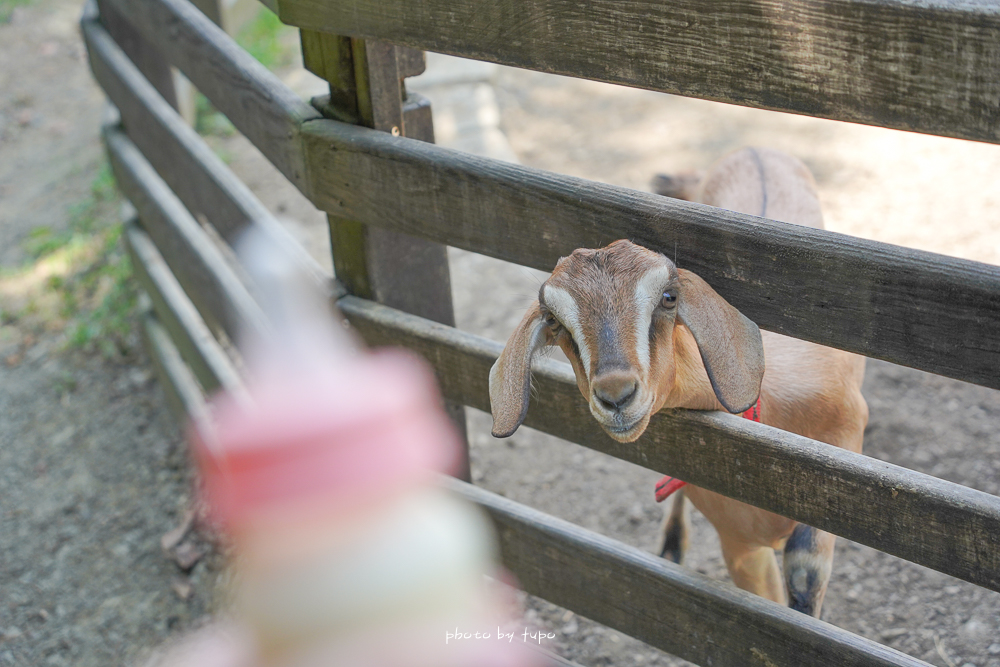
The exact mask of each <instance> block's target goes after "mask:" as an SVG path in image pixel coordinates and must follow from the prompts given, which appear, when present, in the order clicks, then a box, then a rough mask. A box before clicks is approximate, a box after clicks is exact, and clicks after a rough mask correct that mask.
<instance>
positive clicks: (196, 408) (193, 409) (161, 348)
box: [141, 302, 211, 432]
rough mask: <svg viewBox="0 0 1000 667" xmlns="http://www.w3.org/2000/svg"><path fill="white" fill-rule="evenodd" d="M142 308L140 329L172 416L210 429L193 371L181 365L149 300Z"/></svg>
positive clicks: (204, 428) (208, 415)
mask: <svg viewBox="0 0 1000 667" xmlns="http://www.w3.org/2000/svg"><path fill="white" fill-rule="evenodd" d="M143 311H144V312H143V315H142V329H141V331H142V335H143V338H144V339H145V343H146V349H147V350H148V351H149V356H150V357H151V358H152V360H153V368H154V369H155V370H156V376H157V378H159V380H160V385H161V386H162V387H163V390H164V392H165V393H166V395H167V403H168V404H169V405H170V409H171V412H173V413H174V418H175V419H177V421H179V422H181V423H185V422H190V423H192V424H194V425H195V427H196V428H198V429H199V430H200V431H202V432H207V431H208V429H210V428H211V427H210V424H211V416H210V414H209V412H208V407H207V405H206V403H205V397H204V395H203V394H202V393H201V388H200V387H199V386H198V382H197V380H195V378H194V374H192V373H191V369H190V368H188V367H187V366H185V365H184V360H183V359H182V358H181V354H180V352H178V350H177V347H176V346H175V345H174V343H173V341H172V340H171V339H170V334H168V333H167V331H166V329H164V328H163V326H162V325H161V324H160V323H159V321H158V320H157V319H156V316H155V315H153V313H152V310H151V308H150V307H149V306H148V302H147V305H146V307H145V308H143Z"/></svg>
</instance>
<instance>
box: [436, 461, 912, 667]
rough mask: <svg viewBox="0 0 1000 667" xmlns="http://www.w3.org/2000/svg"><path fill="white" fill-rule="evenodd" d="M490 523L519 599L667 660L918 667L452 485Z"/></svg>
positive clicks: (719, 665)
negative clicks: (520, 591)
mask: <svg viewBox="0 0 1000 667" xmlns="http://www.w3.org/2000/svg"><path fill="white" fill-rule="evenodd" d="M447 486H448V488H450V489H451V490H453V491H454V492H456V493H458V494H459V495H461V496H463V497H465V498H467V499H468V500H471V501H472V502H475V503H477V504H479V505H480V506H482V507H483V508H484V509H486V511H487V512H489V514H490V516H492V517H493V520H494V521H495V522H496V523H497V527H498V528H499V533H500V547H501V552H502V553H503V563H504V565H505V566H506V567H507V568H509V569H510V570H511V571H512V572H513V573H514V575H515V576H516V577H517V578H518V583H519V584H520V585H521V586H522V587H523V588H524V590H526V591H527V592H529V593H532V594H534V595H538V596H540V597H543V598H545V599H546V600H550V601H552V602H554V603H556V604H558V605H561V606H563V607H566V608H567V609H571V610H573V611H575V612H577V613H579V614H581V615H582V616H585V617H587V618H591V619H593V620H595V621H598V622H599V623H603V624H604V625H607V626H609V627H611V628H615V629H616V630H620V631H622V632H624V633H626V634H628V635H630V636H632V637H636V638H637V639H640V640H642V641H644V642H646V643H648V644H651V645H652V646H655V647H657V648H660V649H663V650H664V651H667V652H669V653H672V654H673V655H676V656H679V657H681V658H684V659H685V660H691V661H693V662H695V663H697V664H700V665H713V666H715V667H747V666H748V665H761V666H766V667H777V666H778V665H787V666H788V667H803V666H804V665H808V666H809V667H848V666H851V665H857V666H861V665H866V666H872V667H874V666H875V665H913V666H916V665H926V664H927V663H925V662H923V661H921V660H917V659H916V658H911V657H910V656H908V655H905V654H903V653H900V652H899V651H896V650H895V649H892V648H888V647H886V646H881V645H879V644H877V643H875V642H873V641H871V640H869V639H864V638H862V637H859V636H857V635H854V634H852V633H850V632H847V631H846V630H841V629H840V628H837V627H836V626H833V625H830V624H828V623H824V622H822V621H819V620H816V619H814V618H812V617H810V616H806V615H805V614H802V613H799V612H796V611H793V610H791V609H789V608H787V607H782V606H780V605H777V604H774V603H773V602H769V601H767V600H764V599H763V598H760V597H757V596H755V595H753V594H751V593H747V592H745V591H741V590H739V589H737V588H734V587H731V586H727V585H725V584H720V583H718V582H715V581H711V580H710V579H708V578H706V577H704V576H702V575H699V574H697V573H695V572H692V571H691V570H688V569H685V568H683V567H681V566H679V565H674V564H673V563H668V562H667V561H665V560H663V559H662V558H657V557H655V556H653V555H652V554H649V553H646V552H644V551H640V550H639V549H635V548H633V547H630V546H627V545H625V544H622V543H621V542H618V541H616V540H613V539H611V538H609V537H604V536H603V535H599V534H597V533H594V532H591V531H589V530H585V529H583V528H580V527H579V526H576V525H574V524H571V523H569V522H566V521H562V520H560V519H556V518H554V517H551V516H549V515H547V514H544V513H542V512H539V511H537V510H534V509H531V508H529V507H525V506H524V505H521V504H520V503H516V502H514V501H511V500H507V499H506V498H502V497H500V496H498V495H496V494H493V493H490V492H489V491H485V490H483V489H480V488H477V487H475V486H472V485H470V484H466V483H464V482H460V481H458V480H449V481H448V484H447Z"/></svg>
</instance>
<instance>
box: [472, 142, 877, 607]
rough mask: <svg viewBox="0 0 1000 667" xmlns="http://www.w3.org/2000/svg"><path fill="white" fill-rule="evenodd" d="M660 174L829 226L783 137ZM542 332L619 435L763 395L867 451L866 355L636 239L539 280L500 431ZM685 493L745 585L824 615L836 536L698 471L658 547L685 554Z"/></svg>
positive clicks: (499, 404)
mask: <svg viewBox="0 0 1000 667" xmlns="http://www.w3.org/2000/svg"><path fill="white" fill-rule="evenodd" d="M655 185H656V186H657V189H658V191H660V192H663V193H664V194H669V195H671V196H677V197H682V198H689V199H695V200H697V201H700V202H702V203H704V204H709V205H712V206H717V207H720V208H726V209H729V210H732V211H738V212H741V213H747V214H751V215H757V216H761V217H766V218H770V219H772V220H779V221H782V222H788V223H794V224H800V225H806V226H810V227H819V228H822V226H823V222H822V214H821V211H820V206H819V199H818V197H817V195H816V189H815V184H814V182H813V179H812V176H811V174H810V173H809V170H808V169H807V168H806V167H805V165H803V164H802V163H801V162H800V161H798V160H796V159H794V158H792V157H789V156H787V155H785V154H783V153H780V152H777V151H772V150H765V149H753V148H748V149H743V150H741V151H737V152H735V153H732V154H730V155H728V156H726V157H724V158H722V159H721V160H720V161H719V162H717V163H716V164H715V165H714V166H713V167H712V168H711V169H710V170H709V171H708V172H707V174H705V175H704V176H703V177H702V176H701V175H700V174H688V175H683V176H680V177H673V178H671V177H658V179H657V180H656V182H655ZM544 345H559V346H560V347H561V348H562V350H563V351H564V352H565V353H566V356H567V357H568V358H569V360H570V362H571V363H572V365H573V369H574V371H575V373H576V379H577V385H578V386H579V388H580V391H581V393H582V394H583V396H584V398H585V399H586V400H587V401H588V403H589V406H590V410H591V414H593V416H594V417H595V418H596V419H597V421H598V423H599V424H600V425H601V426H602V427H603V428H604V430H605V431H606V432H607V433H608V435H610V436H611V437H612V438H614V439H616V440H619V441H621V442H632V441H634V440H635V439H637V438H638V437H640V436H641V435H642V433H643V432H644V431H645V429H646V426H647V425H648V423H649V418H650V416H651V415H652V414H653V413H655V412H656V411H657V410H660V409H661V408H664V407H668V408H688V409H695V410H727V411H729V412H733V413H738V412H742V411H743V410H746V409H747V408H748V407H750V406H751V405H753V404H754V403H755V402H756V401H757V399H758V397H759V399H760V406H761V410H760V417H761V422H762V423H764V424H768V425H770V426H774V427H776V428H780V429H784V430H787V431H791V432H793V433H798V434H800V435H804V436H807V437H810V438H813V439H816V440H819V441H822V442H826V443H829V444H831V445H834V446H837V447H843V448H844V449H848V450H850V451H854V452H860V451H861V444H862V437H863V434H864V428H865V425H866V423H867V420H868V408H867V405H866V403H865V401H864V398H863V397H862V396H861V382H862V376H863V373H864V359H863V358H862V357H859V356H857V355H854V354H850V353H848V352H843V351H840V350H834V349H831V348H827V347H823V346H820V345H815V344H813V343H808V342H805V341H800V340H797V339H794V338H789V337H787V336H782V335H779V334H774V333H770V332H763V333H761V332H760V331H759V330H758V328H757V326H756V325H755V324H754V323H753V322H751V321H750V320H748V319H747V318H746V317H744V316H743V315H742V314H741V313H740V312H739V311H738V310H736V309H735V308H733V307H732V306H731V305H730V304H729V303H727V302H726V301H725V300H724V299H722V297H720V296H719V295H718V294H717V293H716V292H715V291H714V290H713V289H712V288H711V287H710V286H709V285H708V284H707V283H705V281H703V280H702V279H701V278H699V277H698V276H697V275H695V274H693V273H691V272H690V271H686V270H684V269H678V268H677V267H676V266H674V264H673V262H671V261H670V260H669V259H668V258H667V257H665V256H664V255H662V254H660V253H657V252H653V251H651V250H648V249H646V248H643V247H641V246H638V245H635V244H633V243H630V242H629V241H624V240H623V241H616V242H615V243H612V244H611V245H609V246H607V247H605V248H601V249H599V250H587V249H580V250H576V251H574V252H573V253H572V254H571V255H570V256H569V257H564V258H562V259H561V260H560V261H559V263H558V265H557V266H556V268H555V270H554V271H553V272H552V275H551V276H550V277H549V279H548V280H547V281H546V282H545V283H544V284H543V285H542V287H541V288H540V290H539V299H538V302H537V303H535V304H534V305H533V306H532V307H531V308H529V310H528V312H527V313H526V314H525V316H524V319H523V320H522V321H521V323H520V325H519V326H518V328H517V329H516V330H515V332H514V333H513V334H512V335H511V338H510V339H509V340H508V343H507V346H506V347H505V348H504V352H503V354H501V356H500V358H499V359H498V360H497V362H496V364H495V365H494V366H493V369H492V370H491V372H490V399H491V403H492V409H493V418H494V426H493V434H494V435H495V436H497V437H506V436H509V435H511V434H512V433H513V432H514V431H515V430H516V429H517V427H518V426H519V425H520V423H521V422H522V421H523V419H524V416H525V414H526V413H527V407H528V397H529V393H530V364H531V359H532V357H533V356H534V355H535V353H536V352H537V351H538V350H539V349H540V348H541V347H543V346H544ZM765 361H766V363H765ZM776 483H781V480H776ZM686 498H689V499H690V500H691V502H692V503H693V504H694V506H695V507H697V508H698V510H699V511H701V513H702V514H704V515H705V517H706V518H707V519H708V520H709V521H710V522H711V523H712V525H713V526H714V527H715V529H716V530H717V531H718V533H719V539H720V543H721V545H722V553H723V557H724V558H725V561H726V566H727V568H728V569H729V573H730V575H731V576H732V578H733V581H734V582H735V583H736V584H737V585H738V586H740V587H741V588H744V589H746V590H749V591H752V592H754V593H757V594H758V595H761V596H763V597H766V598H769V599H771V600H774V601H776V602H779V603H782V604H789V605H790V606H792V607H793V608H795V609H798V610H800V611H803V612H805V613H809V614H812V615H814V616H817V617H818V616H819V614H820V609H821V606H822V602H823V597H824V595H825V592H826V586H827V582H828V581H829V577H830V571H831V566H832V560H833V545H834V541H835V539H836V538H835V536H833V535H831V534H829V533H825V532H823V531H819V530H816V529H814V528H811V527H809V526H806V525H804V524H797V523H796V522H794V521H792V520H791V519H787V518H785V517H781V516H778V515H776V514H773V513H771V512H766V511H764V510H761V509H758V508H756V507H753V506H751V505H747V504H745V503H742V502H739V501H737V500H733V499H731V498H727V497H725V496H722V495H720V494H718V493H714V492H712V491H708V490H707V489H702V488H699V487H696V486H692V485H688V486H686V487H685V488H684V489H683V491H680V492H678V493H677V494H675V495H674V504H673V507H672V509H671V511H670V512H669V513H668V516H667V520H666V522H665V525H664V531H663V538H662V541H661V549H660V553H661V555H663V556H665V557H668V558H670V559H671V560H674V561H675V562H680V561H681V560H682V558H683V554H684V549H685V547H686V544H687V542H688V534H689V527H688V519H687V513H686V511H685V505H684V503H685V499H686ZM777 548H782V549H784V577H783V578H782V576H781V573H780V572H779V568H778V563H777V559H776V557H775V552H774V549H777ZM782 579H784V582H782Z"/></svg>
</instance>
